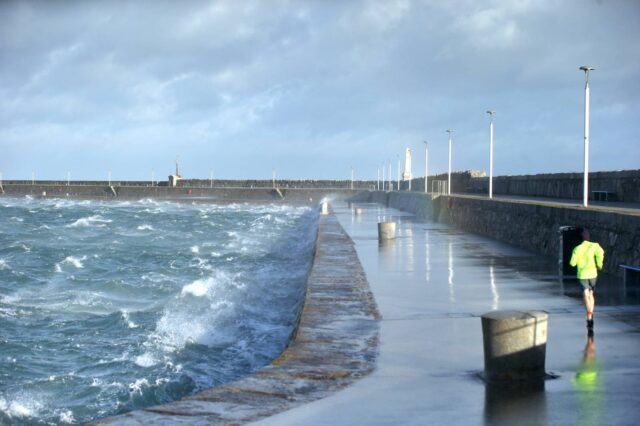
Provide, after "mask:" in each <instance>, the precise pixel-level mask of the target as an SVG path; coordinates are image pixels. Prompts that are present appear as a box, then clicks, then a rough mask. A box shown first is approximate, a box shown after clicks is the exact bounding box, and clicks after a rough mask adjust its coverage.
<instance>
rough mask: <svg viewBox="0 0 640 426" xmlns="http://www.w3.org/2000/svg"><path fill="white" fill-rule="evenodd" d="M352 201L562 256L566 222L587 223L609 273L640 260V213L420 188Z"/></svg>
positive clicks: (374, 193) (367, 194) (365, 194)
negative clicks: (434, 192) (432, 192)
mask: <svg viewBox="0 0 640 426" xmlns="http://www.w3.org/2000/svg"><path fill="white" fill-rule="evenodd" d="M351 201H354V202H373V203H379V204H383V205H386V206H389V207H393V208H397V209H399V210H403V211H408V212H411V213H413V214H415V215H416V216H418V217H421V218H428V219H431V220H434V221H437V222H442V223H447V224H450V225H453V226H455V227H457V228H459V229H462V230H464V231H467V232H470V233H474V234H479V235H484V236H487V237H490V238H494V239H496V240H498V241H503V242H506V243H509V244H513V245H515V246H519V247H522V248H525V249H528V250H531V251H533V252H536V253H539V254H542V255H545V256H552V257H559V253H560V249H561V247H560V242H561V235H560V232H559V230H560V228H561V227H564V226H575V227H587V228H588V229H589V230H590V232H591V238H592V239H593V241H598V242H599V243H600V244H601V245H602V247H603V248H604V250H605V252H606V260H605V265H604V269H605V271H606V272H608V273H612V274H618V273H620V268H619V265H621V264H625V265H639V264H640V212H638V213H637V214H632V213H625V212H618V211H610V210H606V209H596V208H589V209H585V208H583V207H580V206H578V205H575V206H574V205H569V204H560V203H549V202H546V203H545V202H535V201H525V200H506V199H493V200H490V199H488V198H485V197H474V196H467V195H451V196H444V195H443V196H438V197H435V198H432V197H431V195H427V194H424V193H414V192H381V191H371V192H363V193H360V194H358V195H356V196H355V197H353V198H352V199H351Z"/></svg>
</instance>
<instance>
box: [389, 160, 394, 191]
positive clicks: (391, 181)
mask: <svg viewBox="0 0 640 426" xmlns="http://www.w3.org/2000/svg"><path fill="white" fill-rule="evenodd" d="M389 191H393V178H392V177H391V160H389Z"/></svg>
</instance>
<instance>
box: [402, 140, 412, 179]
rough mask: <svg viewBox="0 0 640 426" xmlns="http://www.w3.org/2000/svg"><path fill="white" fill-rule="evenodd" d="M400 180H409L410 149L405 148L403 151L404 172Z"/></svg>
mask: <svg viewBox="0 0 640 426" xmlns="http://www.w3.org/2000/svg"><path fill="white" fill-rule="evenodd" d="M402 180H405V181H407V180H408V181H411V150H410V149H409V148H407V149H406V150H405V152H404V173H402Z"/></svg>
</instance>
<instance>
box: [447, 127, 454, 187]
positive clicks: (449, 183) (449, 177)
mask: <svg viewBox="0 0 640 426" xmlns="http://www.w3.org/2000/svg"><path fill="white" fill-rule="evenodd" d="M447 133H449V174H448V178H447V195H451V140H452V138H453V136H452V133H453V130H451V129H447Z"/></svg>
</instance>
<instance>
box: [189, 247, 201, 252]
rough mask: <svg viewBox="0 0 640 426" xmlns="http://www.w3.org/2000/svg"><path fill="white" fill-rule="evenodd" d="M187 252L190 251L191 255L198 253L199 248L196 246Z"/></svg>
mask: <svg viewBox="0 0 640 426" xmlns="http://www.w3.org/2000/svg"><path fill="white" fill-rule="evenodd" d="M189 250H191V253H200V247H198V246H191V247H190V248H189Z"/></svg>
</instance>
